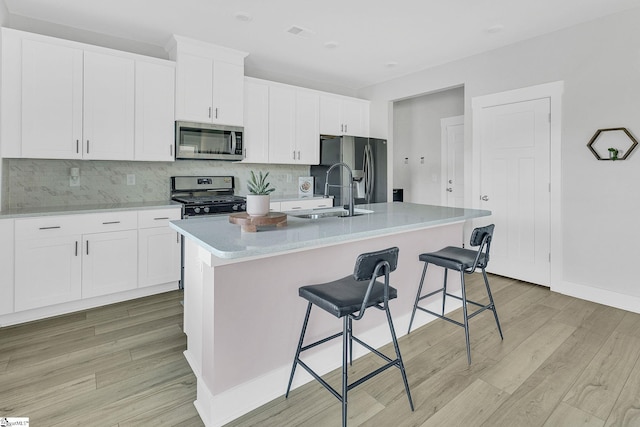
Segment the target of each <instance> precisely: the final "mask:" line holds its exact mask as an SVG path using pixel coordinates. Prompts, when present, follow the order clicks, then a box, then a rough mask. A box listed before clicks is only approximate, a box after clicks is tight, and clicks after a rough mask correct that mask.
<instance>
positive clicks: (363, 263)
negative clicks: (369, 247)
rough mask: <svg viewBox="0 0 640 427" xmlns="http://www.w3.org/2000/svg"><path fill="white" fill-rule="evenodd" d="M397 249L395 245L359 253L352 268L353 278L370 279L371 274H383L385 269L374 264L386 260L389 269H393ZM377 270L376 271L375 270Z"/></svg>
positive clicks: (396, 259) (396, 263)
mask: <svg viewBox="0 0 640 427" xmlns="http://www.w3.org/2000/svg"><path fill="white" fill-rule="evenodd" d="M398 251H399V249H398V248H397V247H393V248H388V249H383V250H381V251H376V252H367V253H364V254H360V255H359V256H358V259H357V260H356V265H355V267H354V269H353V278H354V279H356V280H359V281H360V280H371V279H372V278H373V276H374V275H375V276H376V277H380V276H382V275H384V274H385V270H386V268H385V269H383V268H378V269H376V266H377V265H378V264H379V263H380V262H385V261H386V262H387V263H388V265H389V269H388V270H389V271H387V272H386V273H391V272H392V271H394V270H395V269H396V267H397V265H398ZM376 270H377V271H376Z"/></svg>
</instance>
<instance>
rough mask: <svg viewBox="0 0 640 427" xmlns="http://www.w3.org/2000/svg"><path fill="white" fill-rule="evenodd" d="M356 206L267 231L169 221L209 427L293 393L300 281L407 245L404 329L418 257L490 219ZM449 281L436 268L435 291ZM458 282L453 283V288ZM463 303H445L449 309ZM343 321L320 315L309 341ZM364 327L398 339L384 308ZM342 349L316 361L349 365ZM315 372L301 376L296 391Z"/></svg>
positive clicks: (398, 284) (405, 206)
mask: <svg viewBox="0 0 640 427" xmlns="http://www.w3.org/2000/svg"><path fill="white" fill-rule="evenodd" d="M357 208H358V209H359V210H360V212H366V211H368V212H369V213H364V214H361V215H358V216H352V217H332V216H329V217H325V218H317V219H308V218H299V217H296V216H289V217H288V218H287V225H286V226H284V227H270V228H266V229H263V230H260V231H258V232H243V231H241V229H240V227H239V226H238V225H235V224H231V223H230V222H229V219H228V217H226V216H219V217H207V218H202V219H191V220H188V221H185V220H182V221H173V222H172V223H171V227H172V228H174V229H175V230H176V231H178V232H179V233H181V234H182V235H183V236H184V238H185V254H184V268H185V274H184V331H185V333H186V335H187V350H186V351H185V356H186V358H187V360H188V361H189V364H190V366H191V368H192V369H193V371H194V373H195V376H196V378H197V400H196V401H195V402H194V404H195V406H196V408H197V410H198V412H199V414H200V416H201V418H202V420H203V421H204V423H205V425H207V426H218V425H223V424H225V423H227V422H229V421H231V420H233V419H235V418H237V417H239V416H241V415H243V414H245V413H247V412H249V411H251V410H252V409H254V408H256V407H258V406H261V405H263V404H265V403H267V402H269V401H271V400H272V399H274V398H277V397H279V396H282V395H283V394H284V392H285V390H286V386H287V381H288V377H289V373H290V369H291V363H292V360H293V355H294V352H295V349H296V345H297V340H298V337H299V333H300V330H299V329H300V325H301V324H302V320H303V317H304V313H305V307H306V302H305V301H304V300H302V299H301V298H299V297H298V288H299V287H300V286H304V285H310V284H314V283H321V282H327V281H331V280H335V279H337V278H340V277H344V276H347V275H349V274H351V273H352V269H353V264H354V261H355V259H356V257H357V256H358V255H359V254H361V253H364V252H370V251H374V250H379V249H384V248H388V247H392V246H397V247H398V248H400V253H399V261H398V268H397V270H396V271H395V272H394V273H393V274H392V275H391V284H392V286H394V287H395V288H397V289H398V298H397V299H395V300H393V301H392V302H391V305H390V308H391V313H392V315H393V319H394V323H395V325H396V331H397V333H398V335H399V336H401V335H404V334H405V333H406V332H405V331H406V330H407V326H408V324H409V317H410V315H411V309H412V307H413V301H414V298H415V292H416V289H417V285H418V281H419V279H420V274H421V271H422V265H421V263H420V262H419V261H418V255H419V254H420V253H423V252H428V251H434V250H437V249H440V248H442V247H444V246H449V245H451V246H461V245H462V243H463V227H464V223H465V221H467V220H471V219H474V218H481V217H486V216H489V215H490V214H491V212H489V211H486V210H476V209H463V208H451V207H444V206H432V205H420V204H412V203H376V204H369V205H359V206H357ZM441 280H442V272H441V271H439V269H433V271H430V273H429V275H428V278H427V281H426V282H425V288H424V289H425V291H426V290H428V289H430V288H433V289H437V288H438V287H439V285H440V283H441ZM456 286H457V288H458V289H459V283H457V282H456V281H455V280H452V282H451V288H452V291H454V292H455V289H456ZM436 305H437V304H436ZM458 306H459V304H458ZM454 308H456V306H455V305H452V306H451V307H449V306H447V311H449V310H450V309H454ZM429 317H430V316H428V315H426V314H421V315H417V316H416V320H415V321H414V324H415V325H416V327H417V326H420V325H422V324H425V323H427V322H428V321H429V320H430V318H429ZM335 320H336V319H335V318H334V317H332V316H330V315H329V314H327V313H324V312H321V311H320V310H319V311H316V312H315V317H314V320H313V321H312V322H310V324H309V326H308V329H307V339H308V340H313V339H314V338H317V337H322V336H326V335H329V334H330V333H335V332H338V330H339V329H340V322H336V321H335ZM357 328H358V329H357V333H358V335H359V336H362V338H363V339H366V340H367V341H368V342H369V343H371V344H373V345H374V347H381V346H383V345H385V344H387V343H388V342H390V341H391V337H390V335H389V331H388V327H387V324H386V319H385V317H384V313H383V312H380V313H378V314H375V315H371V316H369V317H368V318H367V319H363V321H361V322H359V324H358V325H357ZM339 346H340V343H339V342H336V343H333V342H331V343H327V344H325V345H322V346H319V347H318V348H316V349H314V350H313V351H309V352H308V354H309V355H308V356H307V358H308V360H309V364H310V365H313V366H314V369H316V371H317V372H319V373H321V374H323V373H326V372H329V371H331V370H333V369H335V368H337V367H339V366H340V364H341V360H340V359H341V350H340V347H339ZM359 350H361V349H359V348H357V347H356V348H354V359H356V358H357V357H359V355H360V354H363V353H364V351H363V352H362V353H360V354H359V353H358V351H359ZM407 374H408V376H409V382H411V373H410V372H408V373H407ZM310 379H311V377H310V376H308V375H307V374H306V373H305V374H303V373H302V372H299V373H298V374H297V375H296V378H295V381H294V384H293V388H296V387H298V386H300V385H302V384H304V383H306V382H308V381H309V380H310Z"/></svg>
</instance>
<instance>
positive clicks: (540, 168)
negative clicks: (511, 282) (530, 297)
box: [479, 98, 551, 286]
mask: <svg viewBox="0 0 640 427" xmlns="http://www.w3.org/2000/svg"><path fill="white" fill-rule="evenodd" d="M479 119H480V121H479V124H480V129H481V130H480V163H481V164H480V197H481V202H480V208H482V209H489V210H491V211H492V213H493V214H492V216H491V221H492V222H494V223H495V224H496V229H495V234H494V239H493V243H492V245H491V262H490V263H489V268H488V270H489V271H491V272H493V273H496V274H500V275H504V276H507V277H513V278H517V279H521V280H525V281H528V282H532V283H537V284H541V285H546V286H549V281H550V273H549V272H550V264H549V253H550V247H549V246H550V193H549V188H550V166H549V164H550V140H551V139H550V101H549V99H548V98H543V99H536V100H530V101H523V102H515V103H509V104H504V105H498V106H492V107H487V108H483V109H481V110H480V117H479Z"/></svg>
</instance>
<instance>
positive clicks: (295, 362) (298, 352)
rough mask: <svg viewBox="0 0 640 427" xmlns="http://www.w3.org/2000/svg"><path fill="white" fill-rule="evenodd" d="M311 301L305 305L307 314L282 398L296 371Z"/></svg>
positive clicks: (288, 389)
mask: <svg viewBox="0 0 640 427" xmlns="http://www.w3.org/2000/svg"><path fill="white" fill-rule="evenodd" d="M311 305H312V304H311V303H309V304H308V305H307V314H306V315H305V316H304V322H303V323H302V332H300V340H299V341H298V348H297V349H296V357H294V359H293V366H292V367H291V375H290V376H289V385H287V393H286V394H285V395H284V398H285V399H286V398H288V397H289V391H291V383H293V375H294V374H295V373H296V366H298V360H299V357H300V350H301V349H302V342H303V341H304V334H305V333H306V332H307V324H308V323H309V314H311Z"/></svg>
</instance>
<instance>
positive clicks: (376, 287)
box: [285, 247, 413, 426]
mask: <svg viewBox="0 0 640 427" xmlns="http://www.w3.org/2000/svg"><path fill="white" fill-rule="evenodd" d="M397 263H398V248H395V247H394V248H389V249H385V250H381V251H377V252H369V253H365V254H362V255H360V256H358V259H357V260H356V265H355V268H354V270H353V275H352V276H347V277H344V278H342V279H338V280H335V281H333V282H328V283H322V284H319V285H310V286H303V287H301V288H300V289H299V291H298V293H299V295H300V296H301V297H302V298H304V299H306V300H308V301H309V304H308V305H307V314H306V315H305V318H304V323H303V325H302V332H301V333H300V341H299V342H298V348H297V350H296V355H295V358H294V359H293V367H292V368H291V376H290V377H289V385H288V386H287V393H286V395H285V397H289V391H290V390H291V383H292V382H293V376H294V374H295V372H296V367H297V366H298V365H300V366H302V367H303V368H304V369H305V370H306V371H307V372H309V373H310V374H311V375H312V376H313V377H314V378H315V379H316V380H318V381H319V382H320V384H322V385H323V386H324V387H325V388H326V389H327V390H329V391H330V392H331V394H333V395H334V396H335V397H336V398H337V399H338V400H340V401H341V402H342V425H343V426H346V425H347V392H348V391H349V390H351V389H352V388H354V387H356V386H358V385H360V384H362V383H363V382H365V381H367V380H369V379H370V378H373V377H374V376H376V375H378V374H379V373H381V372H383V371H385V370H386V369H387V368H390V367H391V366H395V367H397V368H399V369H400V373H401V374H402V381H403V382H404V388H405V391H406V392H407V397H408V398H409V406H410V407H411V410H412V411H413V401H412V400H411V393H410V392H409V383H408V382H407V375H406V373H405V370H404V364H403V363H402V356H401V355H400V348H399V347H398V340H397V339H396V333H395V330H394V329H393V322H392V321H391V313H390V312H389V300H391V299H394V298H396V297H397V296H398V292H397V290H396V289H395V288H393V287H391V286H389V273H391V272H392V271H394V270H395V269H396V266H397ZM381 276H384V283H381V282H379V281H377V280H376V279H377V278H378V277H381ZM313 305H316V306H318V307H320V308H322V309H323V310H325V311H327V312H329V313H331V314H333V315H334V316H336V317H337V318H343V322H342V332H338V333H337V334H334V335H331V336H329V337H326V338H323V339H321V340H319V341H316V342H314V343H311V344H307V345H305V346H303V345H302V343H303V341H304V334H305V332H306V329H307V324H308V322H309V314H310V313H311V307H312V306H313ZM369 307H375V308H377V309H379V310H384V311H385V312H386V313H387V321H388V322H389V330H390V331H391V339H392V341H393V347H394V348H395V351H396V359H394V360H391V359H390V358H389V357H387V356H386V355H384V354H382V353H380V352H379V351H378V350H376V349H375V348H373V347H371V346H369V345H368V344H366V343H365V342H363V341H362V340H360V339H358V338H357V337H355V336H353V329H352V321H353V320H360V319H361V318H362V316H364V312H365V310H366V309H367V308H369ZM356 313H357V314H356ZM340 336H342V393H338V392H337V391H336V390H335V389H334V388H333V387H331V386H330V385H329V384H328V383H327V382H326V381H325V380H323V379H322V378H321V377H320V376H319V375H318V374H316V373H315V372H314V371H313V370H312V369H311V368H310V367H309V366H307V365H306V364H305V363H304V362H303V361H302V360H301V359H300V353H301V352H303V351H305V350H309V349H310V348H313V347H316V346H317V345H320V344H324V343H325V342H327V341H330V340H332V339H334V338H338V337H340ZM353 341H355V342H357V343H358V344H360V345H362V346H364V347H365V348H367V349H368V350H369V351H372V352H373V353H375V354H377V355H378V356H380V357H381V358H383V359H384V360H385V361H386V362H387V363H386V364H385V365H384V366H381V367H380V368H378V369H376V370H374V371H372V372H370V373H369V374H367V375H365V376H364V377H362V378H360V379H359V380H357V381H355V382H353V383H352V384H349V383H348V382H347V357H348V358H349V364H352V362H353Z"/></svg>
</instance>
